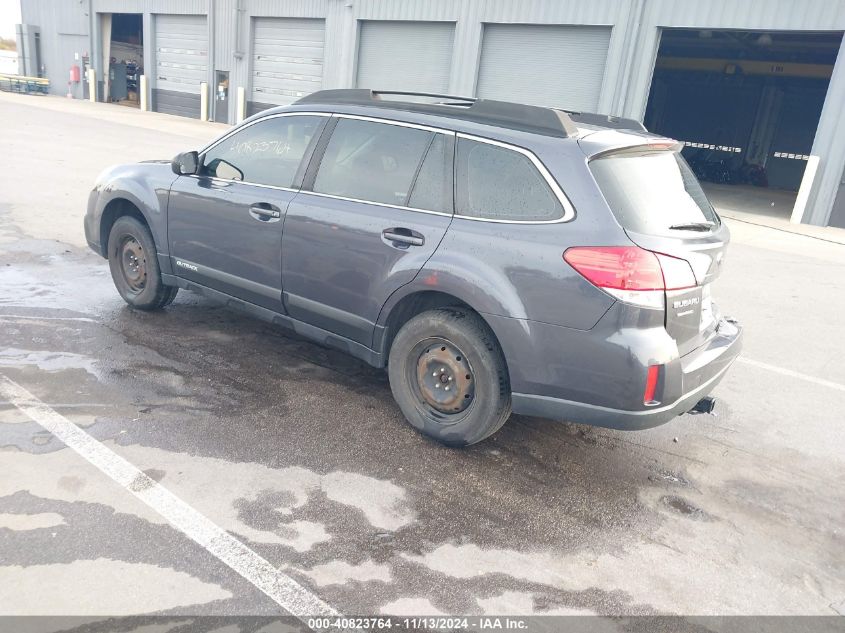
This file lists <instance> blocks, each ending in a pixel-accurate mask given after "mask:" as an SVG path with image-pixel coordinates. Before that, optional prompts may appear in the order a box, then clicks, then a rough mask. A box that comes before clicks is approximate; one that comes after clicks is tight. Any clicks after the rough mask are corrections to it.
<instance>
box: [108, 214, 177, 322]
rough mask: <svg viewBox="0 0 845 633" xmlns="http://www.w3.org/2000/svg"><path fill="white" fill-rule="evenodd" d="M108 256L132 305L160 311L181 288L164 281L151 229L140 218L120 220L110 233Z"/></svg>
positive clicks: (114, 275)
mask: <svg viewBox="0 0 845 633" xmlns="http://www.w3.org/2000/svg"><path fill="white" fill-rule="evenodd" d="M108 255H109V269H110V270H111V276H112V280H113V281H114V285H115V287H116V288H117V291H118V292H119V293H120V296H121V297H123V300H124V301H126V303H128V304H129V305H130V306H132V307H133V308H138V309H139V310H158V309H159V308H163V307H164V306H166V305H169V304H170V303H172V302H173V300H174V299H175V298H176V293H177V292H178V291H179V289H178V288H177V287H175V286H165V285H164V283H162V281H161V271H160V270H159V267H158V259H157V258H156V248H155V242H154V241H153V236H152V234H151V233H150V229H149V228H147V226H146V225H144V224H143V223H141V222H139V221H138V220H137V219H135V218H133V217H131V216H123V217H121V218H118V219H117V221H116V222H115V223H114V225H113V226H112V228H111V232H110V233H109V246H108Z"/></svg>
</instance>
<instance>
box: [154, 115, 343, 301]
mask: <svg viewBox="0 0 845 633" xmlns="http://www.w3.org/2000/svg"><path fill="white" fill-rule="evenodd" d="M328 120H329V117H328V116H327V115H315V114H299V113H285V114H282V115H271V116H268V117H265V118H262V119H258V120H257V121H254V122H252V123H248V124H247V125H245V126H243V127H241V128H238V129H237V130H235V131H234V132H232V133H231V134H229V135H228V136H225V137H223V138H222V139H221V140H220V141H218V142H217V143H215V144H214V145H212V146H211V147H209V148H208V149H207V150H206V151H205V152H204V153H203V155H202V156H201V157H200V169H199V171H198V173H197V174H196V175H190V176H180V177H179V178H177V179H176V182H174V183H173V185H172V187H171V190H170V198H169V203H168V241H169V243H170V254H171V257H172V264H173V270H174V271H175V273H176V274H177V275H178V276H180V277H183V278H185V279H188V280H191V281H194V282H197V283H199V284H202V285H203V286H207V287H209V288H212V289H214V290H219V291H221V292H224V293H226V294H229V295H232V296H235V297H238V298H241V299H243V300H245V301H249V302H250V303H254V304H256V305H259V306H262V307H265V308H269V309H271V310H275V311H277V312H283V311H284V308H283V305H282V254H281V247H282V226H283V224H284V217H285V212H286V211H287V208H288V205H289V204H290V201H291V200H292V199H293V197H294V196H295V195H296V190H297V188H298V186H299V184H300V183H301V180H302V177H303V174H304V171H305V168H304V166H305V164H307V159H308V158H309V157H310V153H311V152H312V151H313V146H314V145H315V144H316V140H317V138H318V137H319V134H320V131H321V130H322V128H323V126H324V125H325V123H326V121H328Z"/></svg>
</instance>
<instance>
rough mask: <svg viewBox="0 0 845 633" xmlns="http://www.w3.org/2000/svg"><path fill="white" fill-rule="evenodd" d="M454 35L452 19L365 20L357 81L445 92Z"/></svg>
mask: <svg viewBox="0 0 845 633" xmlns="http://www.w3.org/2000/svg"><path fill="white" fill-rule="evenodd" d="M454 39H455V26H454V24H451V23H449V22H413V21H407V22H406V21H402V22H392V21H364V22H361V31H360V44H359V48H358V72H357V77H356V85H357V86H359V87H361V88H373V89H381V90H408V91H415V92H435V93H445V92H447V91H448V90H449V76H450V70H451V63H452V44H453V42H454Z"/></svg>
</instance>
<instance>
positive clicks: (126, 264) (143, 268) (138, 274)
mask: <svg viewBox="0 0 845 633" xmlns="http://www.w3.org/2000/svg"><path fill="white" fill-rule="evenodd" d="M118 256H119V258H120V271H121V273H123V279H124V281H126V285H127V286H128V287H129V290H131V291H132V292H134V293H139V292H142V291H143V290H144V288H146V286H147V258H146V256H145V255H144V247H143V246H141V244H140V242H138V240H136V239H135V238H134V237H132V236H131V235H127V236H125V237H124V238H123V240H122V241H121V243H120V246H119V247H118Z"/></svg>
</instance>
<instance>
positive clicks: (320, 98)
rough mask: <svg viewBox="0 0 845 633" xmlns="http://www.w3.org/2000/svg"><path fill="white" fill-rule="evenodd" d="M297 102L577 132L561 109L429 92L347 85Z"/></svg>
mask: <svg viewBox="0 0 845 633" xmlns="http://www.w3.org/2000/svg"><path fill="white" fill-rule="evenodd" d="M381 95H390V96H406V97H431V98H434V99H442V100H444V101H445V102H439V103H425V102H416V101H394V100H385V99H382V98H381ZM296 103H297V104H310V103H314V104H316V103H319V104H338V105H362V106H372V107H377V108H391V109H394V110H403V111H406V112H418V113H423V114H433V115H437V116H444V117H450V118H454V119H461V120H463V121H472V122H474V123H484V124H486V125H495V126H498V127H505V128H508V129H512V130H520V131H523V132H533V133H535V134H543V135H545V136H555V137H559V138H566V137H569V136H575V135H577V134H578V128H577V127H576V126H575V124H574V123H573V122H572V120H571V118H570V116H569V115H568V114H567V113H566V112H564V111H563V110H554V109H552V108H544V107H540V106H532V105H525V104H522V103H510V102H507V101H491V100H488V99H476V98H475V97H458V96H453V95H441V94H432V93H427V92H400V91H393V90H384V91H377V90H368V89H366V88H350V89H337V90H320V91H317V92H315V93H312V94H310V95H308V96H307V97H303V98H302V99H300V100H299V101H297V102H296Z"/></svg>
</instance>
